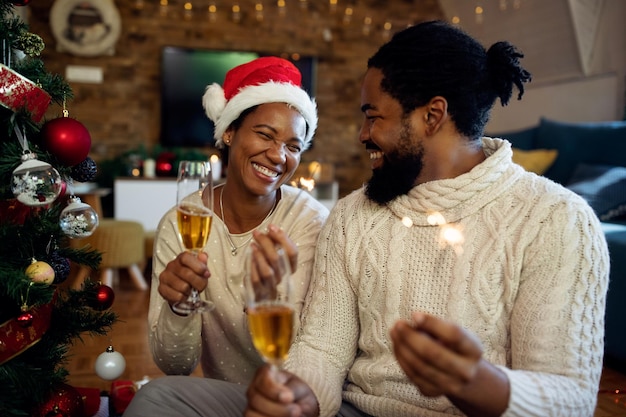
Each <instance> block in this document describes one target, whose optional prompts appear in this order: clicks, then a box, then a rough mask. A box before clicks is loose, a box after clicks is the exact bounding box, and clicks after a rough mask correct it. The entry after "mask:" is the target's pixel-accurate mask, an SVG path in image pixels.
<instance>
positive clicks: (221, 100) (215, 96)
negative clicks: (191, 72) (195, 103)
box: [202, 83, 226, 123]
mask: <svg viewBox="0 0 626 417" xmlns="http://www.w3.org/2000/svg"><path fill="white" fill-rule="evenodd" d="M202 105H203V106H204V111H205V112H206V115H207V116H209V119H211V120H212V121H213V122H214V123H215V122H216V121H217V120H218V119H219V118H220V116H221V115H222V112H223V111H224V107H226V97H224V89H222V87H221V86H220V85H219V84H217V83H213V84H211V85H209V86H207V88H206V90H205V92H204V95H203V96H202Z"/></svg>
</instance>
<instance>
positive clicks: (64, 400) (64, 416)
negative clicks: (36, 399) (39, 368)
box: [30, 384, 85, 417]
mask: <svg viewBox="0 0 626 417" xmlns="http://www.w3.org/2000/svg"><path fill="white" fill-rule="evenodd" d="M30 415H31V416H33V417H83V416H84V415H85V405H84V404H83V399H82V397H81V396H80V393H79V392H78V391H77V390H76V388H74V387H71V386H69V385H67V384H61V385H60V386H58V387H57V388H56V389H54V390H53V391H52V392H51V393H50V395H49V396H48V398H46V400H45V401H44V402H43V403H42V404H39V405H38V406H37V407H36V408H35V410H33V411H32V412H31V414H30Z"/></svg>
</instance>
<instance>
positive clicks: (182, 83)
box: [161, 46, 316, 147]
mask: <svg viewBox="0 0 626 417" xmlns="http://www.w3.org/2000/svg"><path fill="white" fill-rule="evenodd" d="M263 55H266V54H261V53H257V52H242V51H215V50H203V49H192V48H183V47H175V46H165V47H163V50H162V59H161V145H163V146H165V147H179V146H181V147H204V146H213V145H214V144H215V139H214V138H213V122H211V121H210V120H209V119H208V117H207V116H206V114H205V112H204V108H203V107H202V96H203V94H204V91H205V89H206V86H207V85H209V84H212V83H218V84H220V85H222V84H223V82H224V76H225V75H226V72H228V70H229V69H231V68H233V67H235V66H237V65H240V64H243V63H246V62H249V61H251V60H253V59H255V58H258V57H259V56H263ZM292 62H293V63H294V64H295V65H296V67H298V69H299V70H300V72H301V73H302V86H303V88H304V89H305V90H306V91H307V92H308V93H309V94H311V95H312V96H313V95H314V89H315V66H316V59H315V58H314V57H304V56H303V57H299V59H297V60H292Z"/></svg>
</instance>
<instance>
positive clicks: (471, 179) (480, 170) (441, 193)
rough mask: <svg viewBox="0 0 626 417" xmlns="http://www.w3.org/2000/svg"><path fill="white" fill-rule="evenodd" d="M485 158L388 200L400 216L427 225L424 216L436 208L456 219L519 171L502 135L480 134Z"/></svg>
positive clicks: (478, 205)
mask: <svg viewBox="0 0 626 417" xmlns="http://www.w3.org/2000/svg"><path fill="white" fill-rule="evenodd" d="M482 147H483V151H484V152H485V155H486V156H487V158H486V159H485V160H484V161H483V162H481V163H480V164H478V165H476V166H475V167H474V168H472V170H471V171H469V172H467V173H465V174H463V175H460V176H458V177H456V178H450V179H443V180H437V181H430V182H427V183H424V184H420V185H417V186H415V187H413V188H412V189H411V190H410V191H409V193H408V194H406V195H402V196H399V197H398V198H396V199H394V200H393V201H391V202H390V203H389V204H388V207H389V209H390V210H391V211H392V213H393V214H394V215H395V216H397V217H398V218H400V219H405V218H408V219H410V220H411V222H412V223H413V224H414V225H418V226H427V225H428V224H429V223H428V220H427V216H428V215H430V214H432V213H434V212H437V213H439V214H441V215H442V216H443V218H444V219H445V221H446V222H458V221H460V220H461V219H462V218H463V217H466V216H469V215H471V214H473V213H475V212H476V211H478V210H480V209H481V208H482V207H484V206H485V205H487V204H489V203H490V202H491V201H493V200H494V199H496V198H497V197H498V196H500V195H501V194H502V193H504V192H505V191H506V190H507V189H508V188H509V187H510V186H511V185H512V184H513V183H514V182H515V181H516V180H517V179H518V178H519V177H520V176H521V175H522V173H523V169H521V168H520V167H518V166H517V165H515V164H513V162H512V160H511V157H512V155H513V152H512V150H511V144H510V143H509V142H507V141H505V140H502V139H496V138H488V137H484V138H482Z"/></svg>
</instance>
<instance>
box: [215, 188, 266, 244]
mask: <svg viewBox="0 0 626 417" xmlns="http://www.w3.org/2000/svg"><path fill="white" fill-rule="evenodd" d="M222 195H224V186H222V188H221V189H220V211H221V212H222V223H224V231H225V232H226V239H228V243H229V244H230V254H231V255H233V256H236V255H237V251H238V250H239V249H241V248H243V247H244V246H246V245H247V244H248V242H250V241H251V240H252V237H253V236H254V235H251V236H250V237H249V238H247V239H246V240H245V242H243V243H242V244H241V245H239V246H237V245H235V242H233V238H232V237H231V234H230V230H228V226H226V216H225V214H224V204H223V203H222ZM277 204H278V199H275V200H274V205H273V206H272V209H271V210H270V211H269V213H267V216H265V218H264V219H263V221H262V222H261V223H260V224H259V226H260V225H262V224H263V223H265V221H266V220H267V219H269V217H270V216H271V215H272V213H273V212H274V210H275V209H276V205H277ZM257 227H258V226H257Z"/></svg>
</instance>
